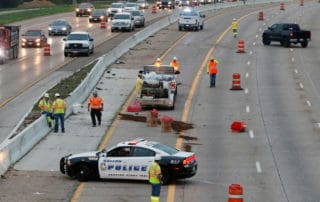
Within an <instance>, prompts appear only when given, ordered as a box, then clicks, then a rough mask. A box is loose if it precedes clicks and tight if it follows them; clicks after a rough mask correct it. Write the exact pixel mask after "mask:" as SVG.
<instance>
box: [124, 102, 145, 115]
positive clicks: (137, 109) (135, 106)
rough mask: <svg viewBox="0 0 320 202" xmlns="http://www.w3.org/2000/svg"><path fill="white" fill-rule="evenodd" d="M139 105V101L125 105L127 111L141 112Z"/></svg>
mask: <svg viewBox="0 0 320 202" xmlns="http://www.w3.org/2000/svg"><path fill="white" fill-rule="evenodd" d="M141 110H142V109H141V105H140V103H139V102H135V103H134V104H133V105H129V106H128V107H127V112H136V113H137V112H141Z"/></svg>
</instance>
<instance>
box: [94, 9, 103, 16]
mask: <svg viewBox="0 0 320 202" xmlns="http://www.w3.org/2000/svg"><path fill="white" fill-rule="evenodd" d="M103 13H104V12H103V10H95V11H94V12H93V13H92V15H103Z"/></svg>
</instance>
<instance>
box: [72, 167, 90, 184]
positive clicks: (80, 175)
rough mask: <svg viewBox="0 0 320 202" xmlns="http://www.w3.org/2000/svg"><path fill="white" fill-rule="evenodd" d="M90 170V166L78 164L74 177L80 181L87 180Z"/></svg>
mask: <svg viewBox="0 0 320 202" xmlns="http://www.w3.org/2000/svg"><path fill="white" fill-rule="evenodd" d="M90 175H91V170H90V168H89V167H88V166H87V165H85V164H80V165H78V166H77V168H76V170H75V177H76V178H77V180H79V181H80V182H84V181H88V180H89V179H90Z"/></svg>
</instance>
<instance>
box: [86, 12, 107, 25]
mask: <svg viewBox="0 0 320 202" xmlns="http://www.w3.org/2000/svg"><path fill="white" fill-rule="evenodd" d="M102 20H104V21H106V22H107V21H108V14H107V11H106V10H105V9H97V10H95V11H93V12H92V13H91V15H90V16H89V22H101V21H102Z"/></svg>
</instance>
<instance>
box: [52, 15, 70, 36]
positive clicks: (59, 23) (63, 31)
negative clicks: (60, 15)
mask: <svg viewBox="0 0 320 202" xmlns="http://www.w3.org/2000/svg"><path fill="white" fill-rule="evenodd" d="M71 31H72V26H71V24H70V23H69V22H68V21H66V20H63V19H59V20H54V21H53V22H51V23H50V25H49V27H48V35H49V36H51V35H68V34H70V32H71Z"/></svg>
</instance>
